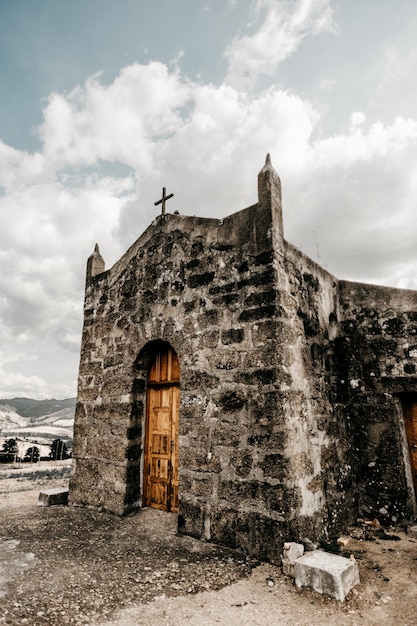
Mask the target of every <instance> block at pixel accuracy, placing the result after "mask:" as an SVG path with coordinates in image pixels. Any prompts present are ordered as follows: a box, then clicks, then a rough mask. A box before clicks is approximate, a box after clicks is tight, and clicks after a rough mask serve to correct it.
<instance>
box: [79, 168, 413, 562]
mask: <svg viewBox="0 0 417 626" xmlns="http://www.w3.org/2000/svg"><path fill="white" fill-rule="evenodd" d="M258 198H259V201H258V203H257V204H255V205H253V206H251V207H249V208H247V209H245V210H243V211H240V212H239V213H235V214H234V215H231V216H229V217H227V218H225V219H224V220H212V219H202V218H196V217H186V216H181V215H169V214H168V215H162V216H159V217H158V218H157V219H156V220H155V221H154V222H153V223H152V224H151V226H150V227H149V228H148V229H147V230H146V231H145V233H143V235H142V236H141V237H140V238H139V239H138V240H137V241H136V242H135V244H133V246H132V247H131V248H130V249H129V250H128V251H127V252H126V254H125V255H124V256H123V257H122V258H121V259H120V260H119V261H118V262H117V263H116V264H115V265H114V266H113V267H112V268H111V269H110V270H109V271H107V272H106V271H104V261H103V259H102V257H101V255H100V252H99V250H98V247H97V248H96V250H95V251H94V253H93V255H92V256H91V257H90V259H89V261H88V269H87V282H86V297H85V310H84V315H85V316H84V330H83V340H82V351H81V360H80V374H79V390H78V404H77V410H76V420H75V432H74V448H73V454H74V459H75V472H74V475H73V476H72V479H71V484H70V501H71V502H72V503H73V504H89V505H92V506H97V507H101V508H104V509H107V510H109V511H113V512H114V513H117V514H123V513H125V512H127V511H129V510H132V509H134V508H135V507H139V506H141V497H142V492H141V489H142V482H143V477H142V465H141V464H142V463H143V459H142V457H143V447H144V430H145V403H146V385H147V374H148V368H149V364H150V360H151V358H152V356H153V348H154V346H155V342H161V341H162V342H166V343H168V344H170V345H171V346H172V347H173V349H174V350H175V352H176V353H177V355H178V358H179V362H180V367H181V405H180V434H179V468H180V488H179V493H180V511H179V529H180V532H183V533H186V534H189V535H192V536H195V537H198V538H204V539H206V540H211V541H215V542H219V543H223V544H227V545H229V546H232V547H237V548H242V549H244V550H246V551H247V552H248V553H250V554H252V555H254V556H256V557H258V558H261V559H267V560H272V561H275V562H278V561H279V560H280V554H281V550H282V543H283V541H285V540H293V539H298V538H300V537H306V536H307V537H309V538H310V539H316V540H317V539H330V538H332V537H334V535H335V534H336V533H338V532H340V531H341V530H342V529H344V528H345V526H346V525H347V524H348V523H349V522H351V521H353V520H354V519H355V518H356V516H357V515H358V513H361V514H364V515H377V516H378V517H381V516H385V517H386V518H387V519H392V518H394V517H397V518H398V517H401V516H402V515H405V514H407V513H409V511H410V507H411V504H412V500H413V498H412V494H411V491H410V485H409V483H408V482H407V479H406V475H407V472H406V465H405V463H404V450H403V447H404V441H403V439H404V436H403V432H402V430H401V427H402V426H401V425H402V416H401V403H400V397H401V393H406V392H410V391H413V390H414V389H415V382H416V376H417V374H416V361H417V340H416V339H415V335H416V332H417V294H416V293H414V292H405V291H400V290H393V289H385V288H381V287H371V286H369V285H358V284H354V283H346V282H342V283H340V282H339V281H338V280H336V279H335V278H334V276H332V275H331V274H329V273H328V272H326V271H325V270H324V269H322V268H321V267H320V266H318V265H317V264H315V263H314V262H313V261H311V260H310V259H308V258H307V257H305V256H304V255H303V254H301V253H300V252H299V251H298V250H297V249H296V248H294V247H293V246H291V245H290V244H288V243H287V242H285V240H284V239H283V231H282V211H281V186H280V181H279V178H278V176H277V174H276V173H275V172H274V170H273V168H272V166H271V164H270V161H269V160H268V159H267V162H266V164H265V167H264V168H263V169H262V170H261V172H260V174H259V177H258Z"/></svg>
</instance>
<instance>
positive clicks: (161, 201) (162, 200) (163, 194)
mask: <svg viewBox="0 0 417 626" xmlns="http://www.w3.org/2000/svg"><path fill="white" fill-rule="evenodd" d="M165 193H166V187H162V198H161V199H160V200H158V202H155V206H157V205H158V204H162V215H165V202H166V201H167V200H169V199H170V198H172V197H173V196H174V194H173V193H170V194H169V196H166V195H165Z"/></svg>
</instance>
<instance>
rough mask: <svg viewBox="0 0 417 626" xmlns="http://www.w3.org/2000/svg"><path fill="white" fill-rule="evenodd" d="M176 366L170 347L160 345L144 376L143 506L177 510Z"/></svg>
mask: <svg viewBox="0 0 417 626" xmlns="http://www.w3.org/2000/svg"><path fill="white" fill-rule="evenodd" d="M179 380H180V367H179V361H178V357H177V355H176V354H175V352H174V351H173V349H172V348H170V347H166V348H165V347H164V348H160V349H159V351H158V353H157V354H156V355H155V357H154V360H153V362H152V365H151V368H150V371H149V376H148V391H147V419H146V438H145V461H144V506H150V507H153V508H157V509H163V510H165V511H178V424H179V405H180V388H179Z"/></svg>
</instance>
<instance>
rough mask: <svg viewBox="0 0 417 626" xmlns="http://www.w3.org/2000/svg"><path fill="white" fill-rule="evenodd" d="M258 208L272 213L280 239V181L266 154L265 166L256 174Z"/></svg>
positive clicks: (281, 229) (281, 232)
mask: <svg viewBox="0 0 417 626" xmlns="http://www.w3.org/2000/svg"><path fill="white" fill-rule="evenodd" d="M258 203H259V206H261V207H263V208H265V209H269V210H270V211H271V212H272V219H273V222H274V225H275V227H276V231H277V234H278V235H279V237H280V238H282V237H283V235H284V229H283V223H282V198H281V181H280V178H279V176H278V174H277V173H276V171H275V170H274V168H273V167H272V162H271V155H270V154H269V153H268V154H267V155H266V159H265V165H264V166H263V168H262V169H261V171H260V172H259V174H258Z"/></svg>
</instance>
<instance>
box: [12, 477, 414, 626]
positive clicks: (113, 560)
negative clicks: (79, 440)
mask: <svg viewBox="0 0 417 626" xmlns="http://www.w3.org/2000/svg"><path fill="white" fill-rule="evenodd" d="M55 469H56V468H55ZM54 471H55V470H54ZM62 471H63V472H64V474H63V475H61V476H60V477H57V475H56V472H55V474H54V472H49V474H48V473H46V475H45V472H44V473H43V474H41V477H40V478H39V481H38V480H37V479H36V477H35V478H34V477H33V476H31V475H30V472H28V473H27V475H26V476H23V475H18V476H17V477H16V476H11V475H10V474H9V475H7V474H5V473H4V471H3V470H1V471H0V521H1V526H0V598H1V600H0V601H1V612H0V624H8V625H10V626H12V625H18V624H19V626H20V625H21V624H29V625H30V626H43V625H50V626H61V625H64V624H65V625H67V624H75V625H81V624H91V625H92V626H133V625H135V626H136V625H140V624H142V625H158V626H159V625H162V624H164V625H165V624H166V625H172V626H174V624H175V625H177V624H178V623H181V624H188V625H195V626H198V625H203V624H208V625H210V624H217V623H222V624H223V625H226V626H231V625H233V626H235V624H237V623H240V624H241V625H248V626H249V625H251V626H256V625H264V624H280V625H282V626H286V625H288V626H297V625H300V626H306V625H307V624H308V625H316V626H317V625H320V626H321V625H323V624H329V625H331V626H336V625H337V626H340V624H343V625H344V626H345V625H346V626H353V625H356V624H358V625H359V624H361V625H363V626H368V625H374V624H375V625H376V624H378V625H381V624H387V625H390V626H391V625H392V624H396V625H398V626H412V625H414V624H416V623H417V617H416V615H417V539H415V538H414V537H413V536H411V535H406V534H405V533H404V532H403V531H400V530H398V529H395V534H394V530H393V529H391V530H390V532H389V533H388V534H387V532H385V531H381V530H375V531H369V532H366V533H364V532H363V529H362V528H355V529H351V535H352V537H351V539H350V543H349V545H348V546H347V550H348V552H347V553H346V554H347V555H349V554H350V553H352V554H354V556H355V558H356V559H357V561H358V564H359V569H360V576H361V584H360V585H359V586H358V587H357V588H355V589H354V590H353V591H352V592H351V593H350V594H349V596H348V598H347V600H346V601H345V602H343V603H340V602H337V601H335V600H332V599H329V598H326V597H324V596H321V595H319V594H317V593H315V592H313V591H310V590H307V589H303V590H299V589H297V588H296V587H295V586H294V583H293V581H292V580H291V579H290V578H288V577H286V576H284V575H283V574H282V572H281V570H280V568H278V567H275V566H272V565H270V564H265V563H263V564H259V563H257V562H253V561H250V560H249V559H247V558H246V557H245V555H242V554H240V553H238V552H235V551H232V550H228V549H227V548H221V547H219V546H215V545H213V544H209V543H203V542H200V541H197V540H194V539H192V538H189V537H180V536H177V534H176V516H175V515H172V514H167V513H163V512H161V511H156V510H152V509H145V510H143V511H141V512H140V513H138V514H135V515H132V516H129V517H125V518H118V517H115V516H113V515H110V514H106V513H99V512H97V511H94V510H89V509H83V508H75V507H49V508H44V507H37V506H36V501H37V497H38V493H39V489H40V488H45V487H57V486H62V485H65V484H66V482H65V481H66V475H65V472H66V470H65V468H63V470H62ZM58 473H59V472H58Z"/></svg>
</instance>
